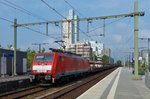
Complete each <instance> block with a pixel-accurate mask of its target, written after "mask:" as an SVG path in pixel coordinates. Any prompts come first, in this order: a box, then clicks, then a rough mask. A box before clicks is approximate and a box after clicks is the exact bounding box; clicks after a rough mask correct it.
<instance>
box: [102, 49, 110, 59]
mask: <svg viewBox="0 0 150 99" xmlns="http://www.w3.org/2000/svg"><path fill="white" fill-rule="evenodd" d="M103 54H104V55H107V56H109V57H110V56H111V49H110V48H104V50H103Z"/></svg>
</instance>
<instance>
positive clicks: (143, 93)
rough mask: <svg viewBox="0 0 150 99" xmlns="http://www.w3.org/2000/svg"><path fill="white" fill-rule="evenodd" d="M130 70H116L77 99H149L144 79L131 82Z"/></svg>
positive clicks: (149, 94) (149, 90) (149, 95)
mask: <svg viewBox="0 0 150 99" xmlns="http://www.w3.org/2000/svg"><path fill="white" fill-rule="evenodd" d="M132 78H133V75H132V70H131V69H128V68H121V67H120V68H118V69H116V70H115V71H114V72H112V73H111V74H110V75H108V76H107V77H105V78H104V79H103V80H101V81H100V82H98V83H97V84H96V85H94V86H93V87H91V88H90V89H89V90H87V91H86V92H85V93H83V94H82V95H81V96H79V97H78V98H77V99H150V89H148V88H147V87H146V86H145V78H144V76H143V77H142V78H143V79H142V80H132Z"/></svg>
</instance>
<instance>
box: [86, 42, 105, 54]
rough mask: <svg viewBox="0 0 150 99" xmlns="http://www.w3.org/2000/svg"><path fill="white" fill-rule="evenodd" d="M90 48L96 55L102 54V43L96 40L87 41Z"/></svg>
mask: <svg viewBox="0 0 150 99" xmlns="http://www.w3.org/2000/svg"><path fill="white" fill-rule="evenodd" d="M88 43H89V44H90V46H91V48H92V51H93V54H95V55H96V56H101V55H102V51H103V48H104V44H103V43H99V42H97V41H89V42H88Z"/></svg>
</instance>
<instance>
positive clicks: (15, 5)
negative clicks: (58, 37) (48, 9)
mask: <svg viewBox="0 0 150 99" xmlns="http://www.w3.org/2000/svg"><path fill="white" fill-rule="evenodd" d="M0 3H1V4H3V5H5V6H8V7H11V8H13V9H15V10H18V11H20V12H22V13H25V14H27V15H30V16H32V17H36V18H38V19H41V20H44V21H48V20H46V19H44V18H42V17H40V16H38V15H36V14H34V13H32V12H31V11H28V10H26V9H25V8H23V7H21V6H19V5H17V4H14V3H12V2H10V1H8V0H5V2H4V1H3V2H2V1H0Z"/></svg>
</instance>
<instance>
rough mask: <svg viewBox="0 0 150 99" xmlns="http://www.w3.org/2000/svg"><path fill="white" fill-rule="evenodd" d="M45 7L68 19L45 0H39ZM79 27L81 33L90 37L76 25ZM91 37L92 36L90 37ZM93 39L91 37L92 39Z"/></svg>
mask: <svg viewBox="0 0 150 99" xmlns="http://www.w3.org/2000/svg"><path fill="white" fill-rule="evenodd" d="M41 1H42V2H43V3H44V4H45V5H46V6H47V7H49V8H50V9H52V10H53V11H54V12H56V13H57V14H58V15H59V16H61V17H62V18H64V19H65V20H67V21H69V20H68V19H67V18H66V17H64V16H63V15H62V14H61V13H59V12H58V11H57V10H56V9H55V8H53V7H52V6H50V5H49V4H48V3H47V2H45V1H44V0H41ZM77 28H78V29H79V31H81V32H82V33H83V34H85V35H86V36H87V37H89V38H91V37H90V36H89V35H87V34H86V32H84V31H82V30H81V29H80V28H79V27H77ZM91 39H92V38H91ZM92 40H93V39H92Z"/></svg>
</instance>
